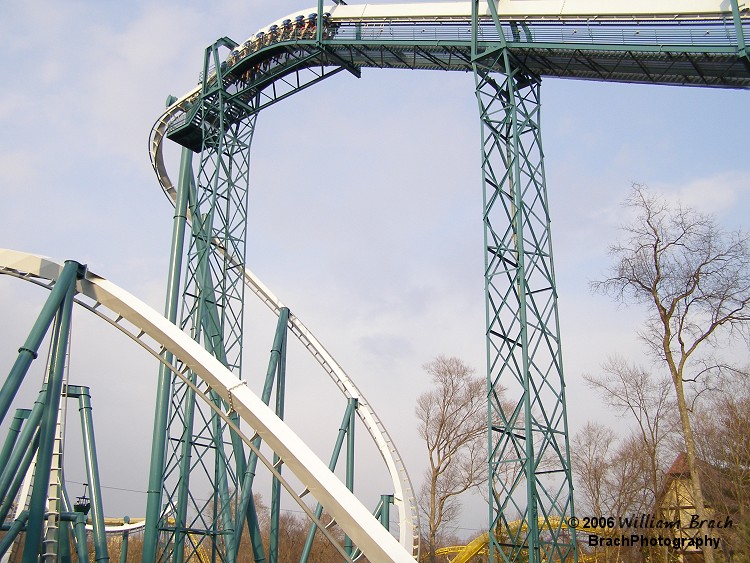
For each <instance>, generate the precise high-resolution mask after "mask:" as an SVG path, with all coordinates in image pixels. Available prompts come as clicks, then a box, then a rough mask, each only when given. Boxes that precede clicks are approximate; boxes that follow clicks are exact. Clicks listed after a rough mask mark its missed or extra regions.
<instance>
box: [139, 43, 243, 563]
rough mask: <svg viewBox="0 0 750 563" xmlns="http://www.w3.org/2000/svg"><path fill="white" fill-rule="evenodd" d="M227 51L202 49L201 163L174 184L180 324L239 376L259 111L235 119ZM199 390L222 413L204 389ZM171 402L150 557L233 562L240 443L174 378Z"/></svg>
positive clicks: (214, 47) (198, 109)
mask: <svg viewBox="0 0 750 563" xmlns="http://www.w3.org/2000/svg"><path fill="white" fill-rule="evenodd" d="M235 46H236V45H235V44H234V43H231V42H230V41H229V40H226V39H223V40H220V41H218V42H217V43H216V44H214V45H212V46H211V47H209V48H208V49H207V50H206V56H205V60H204V70H203V75H202V76H203V81H202V89H201V97H200V100H199V101H198V102H197V103H196V106H195V107H196V115H197V120H198V122H199V123H200V127H201V135H200V140H201V153H200V162H199V164H198V171H197V175H196V179H195V181H193V180H192V178H191V176H192V175H191V174H189V173H188V174H186V175H185V176H186V177H183V179H182V182H181V184H182V185H181V188H180V189H183V190H187V191H188V193H187V207H188V212H189V215H190V221H191V222H190V228H191V236H190V237H189V244H188V250H187V255H186V258H187V259H186V267H185V279H184V282H183V284H182V292H181V293H182V317H181V321H180V324H181V326H182V328H183V329H184V330H186V331H188V332H189V333H190V334H191V336H192V337H193V338H194V339H195V340H197V341H198V342H201V343H202V344H203V345H204V346H205V347H206V349H208V350H209V351H210V352H211V353H212V354H213V355H214V356H216V357H217V358H218V359H220V360H221V361H222V363H224V365H226V366H227V367H228V368H229V369H230V370H232V371H234V372H235V373H236V374H238V375H239V374H241V369H242V325H243V300H244V287H245V286H244V262H245V238H246V237H245V233H246V225H247V194H248V175H249V147H250V142H251V139H252V135H253V131H254V129H255V116H256V115H257V113H253V114H252V115H251V116H250V117H249V118H245V119H236V111H234V107H235V105H234V104H233V103H232V102H231V100H230V98H231V92H230V91H229V90H228V89H227V81H225V79H224V77H223V75H222V64H221V62H222V61H221V59H220V58H219V55H220V48H222V47H225V48H229V49H231V48H233V47H235ZM179 369H184V368H181V367H180V368H179ZM189 377H190V380H191V381H192V382H193V383H195V382H196V378H195V377H194V376H192V375H190V376H189ZM199 389H200V390H201V391H205V392H206V393H207V394H208V395H209V397H211V399H212V400H213V401H214V402H215V404H216V405H218V406H220V408H221V409H222V410H224V411H228V410H229V406H228V405H225V404H221V402H220V399H219V398H218V396H217V395H216V394H215V393H213V392H212V391H211V390H210V389H201V388H200V387H199ZM169 401H170V402H169V409H168V412H169V415H168V420H167V432H166V434H165V435H164V436H165V438H166V443H165V444H164V448H165V454H166V455H165V456H164V469H163V474H162V483H163V485H162V486H163V493H162V498H161V504H162V506H163V507H164V509H163V510H162V511H161V513H160V522H159V525H158V530H159V532H160V539H159V548H158V553H157V555H156V560H157V561H162V560H163V561H166V560H175V561H183V560H189V559H190V558H191V557H193V556H199V557H206V556H207V555H208V554H210V558H211V560H216V561H234V560H235V557H236V555H235V551H236V550H235V547H236V545H235V542H236V537H238V536H239V534H237V533H236V530H235V515H236V514H237V507H238V503H239V501H240V488H239V487H238V482H239V481H241V479H242V474H243V473H244V470H245V459H244V455H245V454H244V453H243V452H244V449H243V446H242V443H241V441H240V439H239V437H237V436H236V435H235V434H234V433H231V432H229V431H228V429H227V428H226V424H225V423H224V422H223V421H222V420H221V419H220V418H219V417H218V415H216V413H215V412H214V411H213V410H211V409H209V408H207V407H206V406H205V405H203V406H201V404H200V402H199V401H196V396H195V391H194V390H193V389H192V388H191V387H190V386H188V385H187V384H186V383H183V382H182V381H180V380H178V379H176V378H175V379H173V381H172V388H171V392H170V394H169ZM241 525H242V520H240V526H241ZM152 537H153V536H151V537H149V541H153V540H152V539H151V538H152Z"/></svg>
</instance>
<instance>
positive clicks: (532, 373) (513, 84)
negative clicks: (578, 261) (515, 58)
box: [475, 49, 575, 562]
mask: <svg viewBox="0 0 750 563" xmlns="http://www.w3.org/2000/svg"><path fill="white" fill-rule="evenodd" d="M489 57H490V64H489V65H488V66H487V67H485V66H484V63H483V61H482V60H480V61H478V62H477V63H476V74H475V76H476V93H477V99H478V102H479V108H480V116H481V121H482V178H483V184H484V236H485V289H486V298H487V351H488V367H487V374H488V413H489V415H488V421H489V422H488V424H489V458H488V461H489V475H490V481H489V483H490V497H489V498H490V502H489V510H490V530H492V531H493V532H494V534H490V536H491V543H490V545H491V557H492V558H494V559H491V560H502V561H522V560H523V561H525V560H527V559H528V561H531V562H539V561H566V560H569V559H570V558H573V557H574V556H575V547H574V538H573V537H571V536H570V534H569V533H568V530H567V528H564V527H563V524H562V522H564V520H565V518H566V517H567V516H570V515H571V514H572V511H573V487H572V481H571V473H570V455H569V451H568V438H567V420H566V409H565V391H564V389H565V385H564V382H563V374H562V358H561V349H560V337H559V323H558V315H557V290H556V288H555V278H554V270H553V265H552V248H551V240H550V230H549V212H548V207H547V193H546V185H545V178H544V163H543V153H542V146H541V137H540V135H541V131H540V121H539V109H540V104H539V90H540V81H539V79H538V78H536V77H534V76H530V75H528V74H526V73H525V72H524V71H523V70H522V69H520V68H519V67H517V66H514V65H513V62H512V61H511V58H510V54H509V52H508V51H507V50H505V49H502V50H499V51H496V52H495V53H493V54H491V55H489ZM498 62H502V63H503V64H505V65H506V68H507V72H506V73H504V74H501V75H498V74H496V73H494V72H491V71H490V70H489V69H491V68H494V66H495V65H496V64H497V63H498ZM519 519H520V520H521V521H522V522H523V523H524V525H523V526H518V525H515V524H514V525H511V522H515V521H518V520H519Z"/></svg>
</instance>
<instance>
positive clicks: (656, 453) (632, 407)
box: [583, 356, 676, 499]
mask: <svg viewBox="0 0 750 563" xmlns="http://www.w3.org/2000/svg"><path fill="white" fill-rule="evenodd" d="M602 371H603V372H604V373H603V375H601V376H598V377H595V376H591V375H584V376H583V378H584V379H585V380H586V382H587V383H588V385H589V386H590V387H592V388H593V389H596V390H597V391H599V393H600V394H601V395H602V398H603V399H604V402H605V403H607V404H608V405H610V406H612V407H614V408H615V409H617V410H619V411H620V412H621V413H623V414H630V415H631V416H632V417H633V419H634V420H635V422H636V423H637V425H638V431H637V439H638V441H639V448H640V449H641V450H643V452H644V453H645V454H646V456H647V461H648V477H649V480H648V486H649V492H650V494H651V497H652V499H655V498H656V495H657V494H658V492H659V488H660V486H661V482H662V478H663V476H664V466H665V460H664V450H665V449H666V447H665V441H666V440H665V439H666V437H667V436H668V435H669V434H670V433H671V432H674V430H676V428H675V423H676V421H675V420H674V418H673V417H672V416H670V414H671V412H672V411H673V409H674V400H673V399H672V382H671V380H670V379H668V378H662V379H658V378H654V377H653V376H652V375H651V373H649V372H648V371H646V370H645V369H643V368H642V367H640V366H637V365H635V364H631V363H630V362H628V361H627V360H625V359H624V358H622V357H619V356H612V357H611V358H609V360H607V362H605V363H604V364H603V365H602Z"/></svg>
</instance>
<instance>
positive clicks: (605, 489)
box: [571, 422, 652, 562]
mask: <svg viewBox="0 0 750 563" xmlns="http://www.w3.org/2000/svg"><path fill="white" fill-rule="evenodd" d="M571 446H572V447H571V457H572V461H573V469H574V472H575V476H576V492H577V494H578V495H579V496H578V497H576V499H577V500H581V501H583V502H582V503H581V504H580V505H579V507H578V511H579V512H580V513H582V514H589V515H615V514H617V515H628V514H638V513H642V512H644V511H647V509H648V508H649V506H650V503H651V502H652V500H651V495H650V491H649V490H648V489H649V487H648V477H647V475H648V472H647V471H646V469H647V467H648V459H647V458H648V456H647V455H646V454H645V451H644V450H643V448H642V447H641V438H640V436H639V435H637V434H633V435H631V436H629V437H627V438H625V439H623V440H618V439H617V437H616V435H615V433H614V432H613V431H612V430H611V429H610V428H607V427H606V426H603V425H601V424H598V423H593V422H589V423H587V424H586V426H584V427H583V429H581V431H580V432H578V433H577V434H576V435H575V436H574V437H573V440H572V442H571ZM581 509H583V510H581ZM615 525H616V526H618V525H619V521H618V522H616V523H615ZM581 531H582V532H583V533H584V534H585V533H587V530H585V529H583V530H581ZM588 533H594V534H602V533H613V534H615V535H616V534H619V533H621V531H620V530H619V529H607V530H602V529H600V528H594V529H591V530H588ZM591 555H592V556H593V557H594V559H595V560H596V561H613V562H614V561H617V562H621V561H640V560H641V559H642V557H641V553H640V548H639V547H638V546H631V547H622V546H614V547H602V548H598V547H597V548H595V549H594V550H593V553H591Z"/></svg>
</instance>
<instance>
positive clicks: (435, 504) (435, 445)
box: [416, 356, 487, 563]
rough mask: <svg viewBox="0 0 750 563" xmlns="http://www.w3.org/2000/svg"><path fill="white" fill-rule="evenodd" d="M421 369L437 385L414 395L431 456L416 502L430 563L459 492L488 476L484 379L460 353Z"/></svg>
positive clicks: (456, 508)
mask: <svg viewBox="0 0 750 563" xmlns="http://www.w3.org/2000/svg"><path fill="white" fill-rule="evenodd" d="M423 369H424V370H425V371H426V372H427V373H429V374H430V375H431V376H432V379H433V382H434V384H435V387H434V388H433V389H432V390H430V391H427V392H425V393H423V394H422V395H420V396H419V398H418V399H417V407H416V414H417V418H418V419H419V434H420V436H421V437H422V439H423V440H424V441H425V444H426V446H427V454H428V458H429V467H428V468H427V471H426V472H425V478H424V483H423V486H422V490H421V492H420V499H419V505H420V509H421V511H422V512H423V514H424V515H425V517H426V518H427V523H426V530H425V531H426V534H427V538H426V539H427V548H428V557H429V561H430V562H431V563H434V562H435V561H436V557H435V550H436V549H437V548H438V540H439V538H440V536H441V534H443V533H445V530H446V529H447V525H448V524H449V523H450V522H452V521H453V520H454V519H455V518H456V516H457V515H458V513H459V510H460V505H459V503H458V496H459V495H460V494H461V493H464V492H465V491H467V490H469V489H470V488H472V487H474V486H477V485H479V484H481V483H483V482H485V481H486V479H487V453H486V448H487V399H486V396H487V393H486V383H485V381H484V380H483V379H482V378H478V377H473V374H474V370H473V369H472V368H471V367H469V366H468V365H466V364H465V363H464V362H463V361H461V360H460V359H458V358H446V357H445V356H438V357H437V358H435V359H434V360H432V361H431V362H429V363H427V364H425V365H424V366H423Z"/></svg>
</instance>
